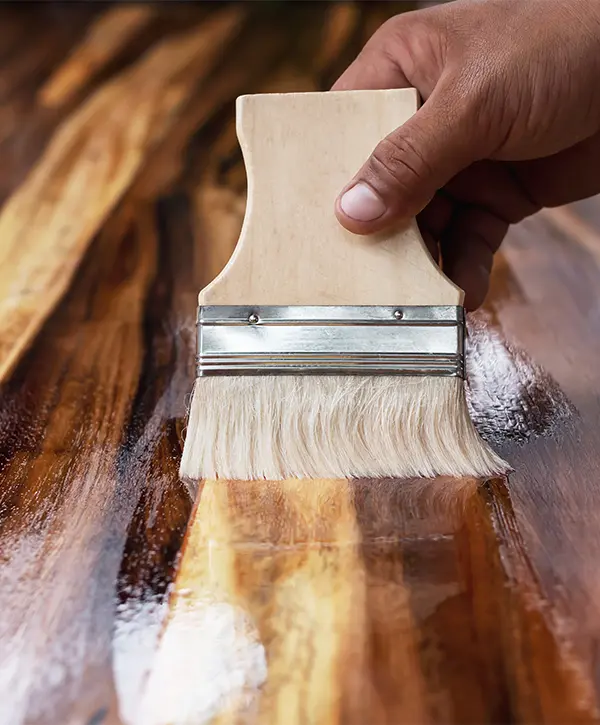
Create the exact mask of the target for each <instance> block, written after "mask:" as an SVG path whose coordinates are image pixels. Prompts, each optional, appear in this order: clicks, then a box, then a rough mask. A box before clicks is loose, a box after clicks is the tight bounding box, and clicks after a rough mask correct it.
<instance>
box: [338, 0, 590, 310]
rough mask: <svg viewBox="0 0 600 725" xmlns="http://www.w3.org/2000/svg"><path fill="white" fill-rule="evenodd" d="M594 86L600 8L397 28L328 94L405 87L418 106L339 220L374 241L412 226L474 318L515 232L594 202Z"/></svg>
mask: <svg viewBox="0 0 600 725" xmlns="http://www.w3.org/2000/svg"><path fill="white" fill-rule="evenodd" d="M599 78H600V2H599V1H598V0H570V1H569V2H565V1H564V0H456V2H452V3H449V4H447V5H440V6H437V7H433V8H429V9H426V10H419V11H415V12H410V13H405V14H402V15H398V16H396V17H394V18H392V19H391V20H389V21H388V22H387V23H385V24H384V25H383V26H382V27H381V28H380V29H379V30H378V31H377V32H376V33H375V34H374V35H373V37H372V38H371V39H370V40H369V42H368V43H367V45H366V46H365V48H364V49H363V51H362V52H361V53H360V55H359V56H358V58H357V59H356V60H355V61H354V62H353V63H352V65H351V66H350V67H349V68H348V69H347V70H346V71H345V73H344V74H343V75H342V76H341V78H340V79H339V80H338V81H337V82H336V84H335V85H334V87H333V90H358V89H370V88H372V89H375V88H401V87H408V86H413V87H415V88H416V89H417V90H418V91H419V93H420V95H421V97H422V98H423V99H424V100H425V103H424V104H423V105H422V107H421V108H420V109H419V110H418V112H417V113H416V114H415V115H414V116H413V117H412V118H411V119H410V120H409V121H407V122H406V123H405V124H403V125H402V126H401V127H400V128H398V129H397V130H396V131H394V132H393V133H392V134H390V136H388V137H387V138H386V139H385V140H383V141H382V142H381V143H380V144H379V145H378V146H377V147H376V149H375V150H374V151H373V154H372V155H371V157H370V158H369V159H368V161H367V162H366V163H365V164H364V166H363V167H362V168H361V169H360V170H359V171H358V173H357V174H356V176H355V177H354V179H353V180H352V181H351V182H350V183H349V184H348V185H347V186H346V187H345V189H343V190H342V194H341V195H340V197H339V198H338V200H337V202H336V214H337V217H338V219H339V221H340V222H341V224H343V226H344V227H346V228H347V229H349V230H350V231H352V232H354V233H357V234H370V233H373V232H376V231H380V230H382V229H385V228H387V227H389V226H392V225H394V224H399V223H401V222H402V220H404V219H408V218H410V217H414V216H416V215H418V216H417V218H418V221H419V226H420V229H421V232H422V235H423V238H424V239H425V242H426V243H427V246H428V248H429V250H430V252H431V253H432V255H433V257H434V259H436V261H438V262H439V261H441V263H442V265H443V270H444V272H445V273H446V274H447V275H448V276H449V277H450V278H451V279H452V280H454V282H456V284H458V285H459V286H460V287H461V288H462V289H463V290H464V291H465V306H466V307H467V308H468V309H474V308H476V307H478V306H479V305H480V304H481V303H482V302H483V300H484V298H485V295H486V293H487V289H488V284H489V275H490V271H491V267H492V261H493V254H494V252H495V251H496V250H497V249H498V247H499V245H500V243H501V241H502V239H503V237H504V235H505V234H506V231H507V229H508V227H509V225H510V224H513V223H516V222H519V221H521V220H522V219H523V218H525V217H526V216H528V215H530V214H533V213H534V212H536V211H538V210H539V209H540V208H541V207H545V206H558V205H561V204H565V203H568V202H572V201H575V200H577V199H582V198H585V197H588V196H591V195H592V194H595V193H598V192H600V82H599V80H598V79H599ZM346 193H348V195H347V196H344V194H346Z"/></svg>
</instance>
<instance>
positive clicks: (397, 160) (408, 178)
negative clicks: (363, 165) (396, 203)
mask: <svg viewBox="0 0 600 725" xmlns="http://www.w3.org/2000/svg"><path fill="white" fill-rule="evenodd" d="M371 163H372V170H373V172H374V174H375V175H376V176H379V177H381V176H382V175H383V176H385V179H384V180H385V181H386V182H387V183H388V184H391V185H392V186H393V187H394V189H395V190H396V191H400V192H402V193H407V192H410V191H411V190H412V188H413V186H414V185H415V184H416V183H422V182H423V181H424V180H425V179H427V177H428V176H430V175H431V168H430V167H429V164H428V163H427V161H426V159H425V158H424V156H423V155H422V154H421V153H420V151H419V150H418V148H417V146H416V144H415V143H414V142H413V141H412V140H411V139H409V138H407V137H405V136H400V135H397V136H390V137H388V138H386V139H384V140H383V141H381V143H379V144H378V146H377V147H376V148H375V150H374V151H373V154H372V156H371Z"/></svg>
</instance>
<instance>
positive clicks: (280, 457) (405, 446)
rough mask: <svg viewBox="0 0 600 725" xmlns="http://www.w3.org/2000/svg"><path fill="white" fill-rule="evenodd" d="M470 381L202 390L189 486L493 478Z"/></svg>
mask: <svg viewBox="0 0 600 725" xmlns="http://www.w3.org/2000/svg"><path fill="white" fill-rule="evenodd" d="M506 470H507V465H506V464H505V463H504V461H502V459H501V458H499V457H498V456H497V455H496V454H495V453H494V452H493V451H492V450H491V449H490V448H489V447H488V446H487V445H486V444H485V443H484V441H483V440H482V439H481V438H480V437H479V435H478V433H477V431H476V430H475V428H474V426H473V423H472V421H471V419H470V417H469V412H468V408H467V403H466V399H465V390H464V382H463V381H462V380H461V379H460V378H443V377H398V376H386V375H380V376H368V377H360V376H313V375H308V376H262V377H261V376H240V377H203V378H198V379H197V380H196V385H195V389H194V394H193V396H192V403H191V407H190V414H189V421H188V429H187V435H186V440H185V446H184V450H183V457H182V461H181V469H180V473H181V476H182V478H183V479H184V480H199V479H203V478H204V479H206V478H208V479H215V478H224V479H230V480H256V479H267V480H282V479H286V478H411V477H432V476H438V475H440V476H441V475H449V476H478V477H481V476H489V475H494V474H499V473H502V472H504V471H506Z"/></svg>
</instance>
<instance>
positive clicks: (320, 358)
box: [197, 305, 465, 377]
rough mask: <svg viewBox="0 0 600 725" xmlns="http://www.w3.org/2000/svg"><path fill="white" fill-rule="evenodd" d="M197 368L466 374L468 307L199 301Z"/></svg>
mask: <svg viewBox="0 0 600 725" xmlns="http://www.w3.org/2000/svg"><path fill="white" fill-rule="evenodd" d="M197 326H198V358H197V375H198V377H202V376H205V375H286V374H287V375H438V376H446V377H464V333H465V315H464V309H463V308H462V307H454V306H438V307H424V306H409V307H402V306H398V307H370V306H363V305H358V306H354V305H345V306H333V305H332V306H329V305H327V306H243V307H238V306H228V305H214V306H201V307H199V308H198V323H197Z"/></svg>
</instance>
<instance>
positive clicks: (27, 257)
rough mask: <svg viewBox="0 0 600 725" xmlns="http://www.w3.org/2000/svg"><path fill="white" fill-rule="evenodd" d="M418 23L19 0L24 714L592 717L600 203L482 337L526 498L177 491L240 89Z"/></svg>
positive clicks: (598, 616)
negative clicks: (384, 30) (203, 293)
mask: <svg viewBox="0 0 600 725" xmlns="http://www.w3.org/2000/svg"><path fill="white" fill-rule="evenodd" d="M409 5H410V3H392V2H390V3H386V2H383V3H381V2H364V3H355V4H351V3H345V2H337V3H295V4H290V3H271V2H265V3H259V2H255V3H246V4H243V5H236V4H232V3H216V2H212V3H185V4H183V3H182V4H178V3H164V4H145V3H141V4H131V5H123V4H109V3H41V4H21V5H19V4H14V5H13V4H4V5H2V6H0V28H1V32H0V59H1V61H2V63H1V65H0V101H1V102H0V159H1V162H2V163H1V165H0V202H1V204H2V206H1V207H0V381H1V383H2V387H1V390H0V723H2V725H4V724H6V725H71V724H73V725H75V724H77V725H79V724H81V725H100V724H101V723H102V724H104V725H106V724H108V723H110V724H115V723H122V724H123V725H133V724H135V725H168V724H171V723H178V724H180V725H189V724H190V723H193V724H194V725H199V724H200V723H221V724H224V723H230V724H233V723H236V724H237V723H247V724H248V725H313V724H314V725H383V724H384V723H385V724H386V725H416V724H419V725H420V724H421V723H423V724H428V725H429V724H431V725H438V724H439V725H442V724H443V725H445V724H450V723H457V724H459V723H460V724H462V723H465V724H467V723H469V724H472V725H479V724H481V723H494V724H496V725H501V724H504V723H519V724H522V725H533V724H537V723H540V724H542V723H543V724H549V725H550V724H552V725H571V724H575V723H577V724H580V723H581V724H587V723H595V722H600V674H599V673H600V660H599V651H600V650H599V644H600V563H599V562H600V362H599V361H600V295H599V290H600V199H593V200H590V201H587V202H582V203H579V204H577V205H574V206H572V207H569V208H566V209H556V210H549V211H546V212H543V213H542V214H540V215H538V216H536V217H535V218H533V219H530V220H528V221H527V222H525V223H523V224H521V225H519V226H518V227H517V228H515V229H513V230H512V231H511V234H510V238H509V239H508V240H507V243H506V244H505V246H504V249H503V251H502V253H501V254H500V255H499V257H498V260H497V263H496V267H495V273H494V284H493V289H492V291H491V293H490V295H489V298H488V301H487V302H486V306H485V309H484V310H481V311H479V312H478V313H476V314H475V315H474V316H472V318H471V320H470V323H469V325H470V340H471V342H470V366H471V369H470V373H471V385H472V389H471V391H470V402H471V406H472V414H473V418H474V420H475V421H476V423H477V425H478V426H479V428H480V430H481V432H482V434H483V435H485V436H487V437H488V438H489V439H490V440H491V441H492V443H493V444H494V445H495V446H496V447H497V448H498V450H499V451H500V452H501V453H502V455H504V456H505V457H506V458H507V460H508V461H509V462H510V463H511V465H512V466H513V468H514V473H513V474H511V476H510V477H509V479H508V480H507V481H505V480H500V479H497V480H489V481H475V480H460V481H455V480H436V481H403V482H398V481H380V482H376V481H345V480H344V481H322V482H318V484H317V482H315V484H314V485H311V483H310V482H297V481H287V482H281V483H265V482H262V483H260V484H240V483H236V482H221V483H220V484H218V485H217V484H215V483H211V482H208V483H206V484H205V485H204V486H203V487H202V488H201V490H200V491H199V492H198V495H197V496H196V497H195V496H194V495H193V493H194V492H192V491H190V490H188V489H186V487H185V486H184V485H183V484H181V483H180V482H179V480H178V475H177V468H178V462H179V457H180V453H181V441H182V435H183V433H184V430H183V428H184V423H185V407H186V402H187V396H189V393H190V390H191V384H192V380H193V374H194V371H193V363H194V360H193V346H194V332H195V330H194V316H195V305H196V297H197V292H198V290H199V289H200V288H201V287H202V286H203V285H204V284H206V283H207V282H208V281H209V280H210V279H212V278H213V277H214V275H215V274H216V273H217V272H218V271H219V270H220V269H221V267H222V266H223V264H224V263H225V262H226V260H227V259H228V257H229V254H230V253H231V250H232V249H233V246H234V244H235V241H236V239H237V234H238V232H239V227H240V224H241V220H242V216H243V213H244V204H245V176H244V169H243V164H242V162H241V156H240V153H239V150H238V146H237V141H236V138H235V129H234V121H233V101H234V99H235V97H236V96H237V95H239V94H241V93H251V92H259V91H285V90H289V91H291V90H294V91H298V90H311V89H325V88H327V87H328V86H329V85H330V84H331V83H332V82H333V80H335V78H336V77H337V75H338V74H339V73H340V72H341V70H343V68H344V67H345V66H346V65H347V63H348V62H349V61H350V60H351V59H352V58H353V57H354V56H355V55H356V53H357V52H358V50H359V48H360V47H361V45H362V44H363V43H364V41H365V40H366V38H367V37H368V36H369V35H370V34H371V33H372V32H373V30H374V29H375V28H376V27H377V26H378V25H379V24H380V23H381V22H382V21H383V20H384V19H385V18H386V17H387V16H389V15H392V14H394V13H395V12H398V10H399V9H400V8H402V9H407V8H408V7H409ZM186 532H187V535H186ZM182 545H183V548H182ZM180 552H181V554H180Z"/></svg>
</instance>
